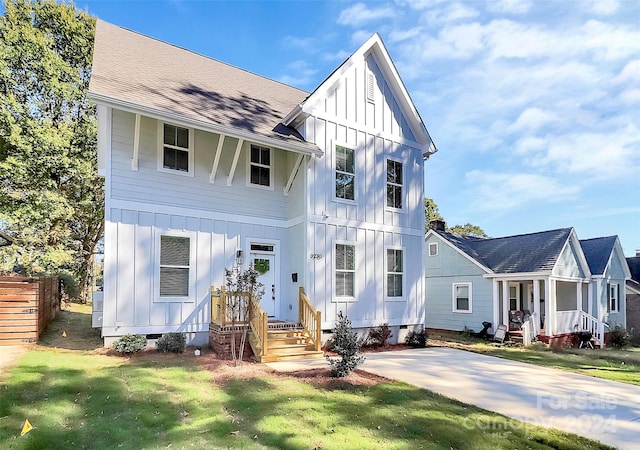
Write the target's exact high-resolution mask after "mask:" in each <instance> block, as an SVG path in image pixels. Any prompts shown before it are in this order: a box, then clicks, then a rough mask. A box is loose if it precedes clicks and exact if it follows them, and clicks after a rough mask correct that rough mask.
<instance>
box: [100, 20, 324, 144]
mask: <svg viewBox="0 0 640 450" xmlns="http://www.w3.org/2000/svg"><path fill="white" fill-rule="evenodd" d="M89 92H90V95H91V96H92V98H94V99H95V98H99V97H101V98H108V99H114V100H118V101H120V102H125V103H129V104H132V105H140V106H142V107H145V108H149V109H151V110H154V111H158V112H168V113H171V114H175V115H178V116H180V117H184V118H185V120H189V119H193V120H196V121H199V122H204V123H208V124H212V125H221V126H224V127H233V128H236V129H240V130H243V131H245V132H249V133H251V134H255V135H258V136H264V137H267V138H274V139H277V140H279V141H282V142H283V144H284V143H286V142H291V143H295V144H296V145H297V146H300V145H302V146H303V147H309V149H308V150H309V151H315V152H317V151H318V149H317V147H316V146H315V145H313V144H311V143H308V142H305V141H304V140H303V139H302V137H301V136H300V135H299V133H297V132H296V131H295V130H293V129H291V128H288V127H285V126H284V125H281V124H280V122H281V120H282V119H283V118H284V117H285V116H286V115H287V114H288V113H289V112H290V111H291V110H293V108H294V107H295V106H296V105H298V104H299V103H301V102H302V101H304V99H305V98H306V97H307V96H308V93H306V92H304V91H302V90H300V89H296V88H294V87H291V86H287V85H285V84H283V83H279V82H277V81H273V80H270V79H268V78H265V77H262V76H259V75H256V74H253V73H250V72H248V71H246V70H242V69H239V68H237V67H233V66H230V65H228V64H225V63H222V62H219V61H216V60H214V59H211V58H207V57H205V56H202V55H199V54H197V53H194V52H191V51H188V50H185V49H183V48H180V47H176V46H174V45H171V44H167V43H165V42H162V41H159V40H156V39H153V38H150V37H147V36H144V35H141V34H138V33H135V32H133V31H130V30H126V29H124V28H121V27H118V26H115V25H112V24H110V23H107V22H104V21H101V20H98V21H97V24H96V38H95V47H94V54H93V66H92V76H91V82H90V86H89Z"/></svg>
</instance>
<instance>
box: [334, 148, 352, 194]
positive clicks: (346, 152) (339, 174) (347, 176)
mask: <svg viewBox="0 0 640 450" xmlns="http://www.w3.org/2000/svg"><path fill="white" fill-rule="evenodd" d="M355 181H356V165H355V151H354V150H353V149H352V148H347V147H343V146H341V145H336V198H338V199H342V200H355Z"/></svg>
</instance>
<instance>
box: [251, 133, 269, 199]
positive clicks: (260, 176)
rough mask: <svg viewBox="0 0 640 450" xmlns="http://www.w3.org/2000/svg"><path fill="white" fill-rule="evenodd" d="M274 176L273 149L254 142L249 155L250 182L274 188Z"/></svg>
mask: <svg viewBox="0 0 640 450" xmlns="http://www.w3.org/2000/svg"><path fill="white" fill-rule="evenodd" d="M272 176H273V170H272V167H271V149H270V148H267V147H261V146H259V145H253V144H252V145H251V151H250V155H249V184H251V185H254V186H262V187H266V188H272V187H273V177H272Z"/></svg>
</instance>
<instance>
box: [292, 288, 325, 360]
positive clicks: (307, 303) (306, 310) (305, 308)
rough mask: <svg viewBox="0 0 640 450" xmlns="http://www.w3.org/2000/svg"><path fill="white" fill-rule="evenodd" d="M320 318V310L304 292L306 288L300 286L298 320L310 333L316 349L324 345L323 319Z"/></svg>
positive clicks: (318, 349)
mask: <svg viewBox="0 0 640 450" xmlns="http://www.w3.org/2000/svg"><path fill="white" fill-rule="evenodd" d="M320 318H321V313H320V311H316V310H315V309H314V308H313V306H312V305H311V300H309V297H307V295H306V294H305V293H304V288H303V287H300V289H299V291H298V322H300V325H302V326H303V327H304V329H305V330H306V332H307V333H308V335H309V339H311V340H312V342H313V348H314V350H315V351H320V347H321V345H322V337H321V336H322V329H321V328H320V326H321V324H322V321H321V320H320Z"/></svg>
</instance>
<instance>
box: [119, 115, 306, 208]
mask: <svg viewBox="0 0 640 450" xmlns="http://www.w3.org/2000/svg"><path fill="white" fill-rule="evenodd" d="M168 123H169V122H168ZM134 130H135V115H134V114H131V113H128V112H124V111H119V110H115V109H114V110H113V116H112V136H111V173H110V178H111V193H110V195H111V198H112V199H113V200H116V201H117V200H126V201H131V202H140V203H147V204H149V203H151V204H161V205H165V206H175V207H180V208H190V209H194V210H203V211H209V212H211V211H221V212H231V213H235V214H242V215H246V216H254V217H261V218H273V219H289V218H292V217H295V216H296V215H300V214H302V209H303V208H302V207H301V206H300V205H301V203H302V202H303V199H304V191H303V190H300V189H292V190H291V191H290V192H289V195H288V196H285V195H284V188H285V186H286V183H287V181H288V178H289V176H290V174H291V171H292V168H293V165H294V163H295V161H296V156H297V155H296V154H292V153H291V152H287V151H284V150H281V149H275V148H272V151H271V155H272V170H273V171H274V176H273V180H274V186H273V189H272V190H271V189H263V188H259V187H253V186H247V171H248V170H247V169H248V168H247V164H248V163H247V158H248V151H249V147H250V143H248V142H244V144H243V146H242V151H241V153H240V156H239V159H238V162H237V166H236V170H235V174H234V177H233V181H232V184H231V186H227V180H228V175H229V173H230V171H231V166H232V162H233V158H234V155H235V149H236V145H237V143H238V140H237V139H235V138H229V137H228V138H226V139H225V140H224V143H223V147H222V153H221V157H220V162H219V166H218V170H217V172H216V176H215V180H214V183H210V181H209V175H210V173H211V169H212V166H213V161H214V156H215V152H216V148H217V145H218V140H219V139H220V135H217V134H214V133H209V132H205V131H201V130H195V131H194V143H193V147H194V150H193V151H194V173H193V177H191V176H186V175H183V174H180V173H175V174H174V173H169V172H166V171H159V170H158V130H159V128H158V121H157V120H156V119H152V118H148V117H144V116H143V117H141V118H140V141H139V142H140V144H139V155H138V170H133V169H132V165H131V162H132V156H133V143H134ZM298 177H299V178H300V175H299V176H298ZM296 197H300V198H298V199H296ZM291 202H295V203H294V205H293V206H292V205H290V203H291Z"/></svg>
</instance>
